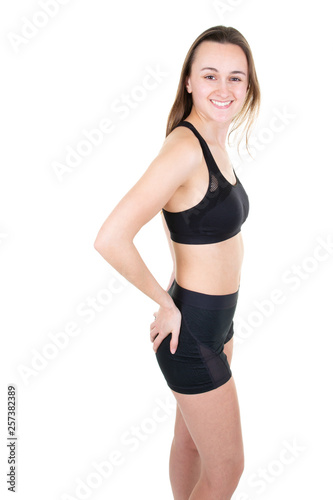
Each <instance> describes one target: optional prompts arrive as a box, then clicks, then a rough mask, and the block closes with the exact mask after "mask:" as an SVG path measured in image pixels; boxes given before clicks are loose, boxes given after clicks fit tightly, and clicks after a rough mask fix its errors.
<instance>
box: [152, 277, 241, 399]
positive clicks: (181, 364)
mask: <svg viewBox="0 0 333 500" xmlns="http://www.w3.org/2000/svg"><path fill="white" fill-rule="evenodd" d="M168 293H169V295H170V296H171V297H172V298H173V301H174V303H175V304H176V306H177V307H178V309H179V310H180V312H181V315H182V318H181V325H180V334H179V338H178V347H177V350H176V352H175V354H172V353H171V351H170V340H171V333H170V334H169V335H168V336H167V337H165V339H163V341H162V342H161V344H160V345H159V347H158V349H157V351H156V358H157V361H158V364H159V366H160V369H161V371H162V373H163V375H164V378H165V380H166V382H167V384H168V386H169V387H170V388H171V389H172V390H174V391H176V392H180V393H182V394H199V393H201V392H207V391H210V390H212V389H216V388H217V387H219V386H221V385H222V384H225V383H226V382H227V381H228V380H229V379H230V377H231V376H232V373H231V369H230V366H229V363H228V361H227V357H226V355H225V353H224V352H223V348H224V344H225V343H226V342H228V340H230V339H231V337H232V336H233V333H234V329H233V326H234V325H233V317H234V313H235V310H236V305H237V299H238V290H237V292H234V293H231V294H227V295H210V294H205V293H201V292H195V291H193V290H187V289H186V288H182V287H181V286H180V285H179V284H178V283H177V282H176V280H174V281H173V283H172V285H171V287H170V288H169V290H168Z"/></svg>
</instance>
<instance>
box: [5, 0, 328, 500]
mask: <svg viewBox="0 0 333 500" xmlns="http://www.w3.org/2000/svg"><path fill="white" fill-rule="evenodd" d="M328 5H329V3H328V2H325V1H324V0H319V1H317V2H312V1H311V2H310V1H304V0H302V1H301V0H297V1H293V2H290V1H289V0H288V1H287V0H281V1H279V2H267V1H265V0H225V1H214V0H210V1H204V0H181V1H179V0H177V1H176V0H169V1H168V2H163V3H162V2H156V1H155V2H153V1H151V0H141V1H139V2H138V1H134V0H127V1H125V2H120V1H118V2H110V1H106V0H94V2H89V1H87V0H81V1H79V0H70V1H69V0H62V1H60V0H52V1H51V0H39V1H38V0H37V1H33V0H30V1H28V2H27V1H26V0H25V1H23V0H17V1H15V2H10V1H9V0H7V1H5V2H2V3H1V12H0V19H1V61H2V63H1V69H2V77H1V95H0V99H1V138H2V148H1V157H2V158H1V187H0V189H1V200H0V203H1V211H0V259H1V260H0V262H1V263H0V266H1V290H0V293H1V297H0V301H1V342H2V347H1V397H0V405H1V415H2V416H1V419H0V420H1V429H0V430H1V454H0V456H1V458H0V459H1V475H0V476H1V477H0V482H1V497H2V498H3V497H4V494H5V497H6V498H7V496H6V495H9V493H10V492H8V490H7V488H8V486H9V484H8V483H7V482H6V481H7V480H8V476H7V473H8V472H9V467H10V466H9V464H8V456H9V455H10V447H7V444H8V443H10V440H7V425H6V421H7V387H8V385H11V384H14V386H15V387H16V402H17V407H16V425H17V428H16V437H17V440H16V446H15V452H16V471H15V472H16V490H17V493H16V496H15V498H17V499H20V500H21V499H24V500H26V499H28V498H29V499H30V498H33V499H34V500H45V499H48V500H73V499H94V500H99V499H103V500H104V499H107V498H114V499H117V500H128V499H132V498H141V497H142V498H145V499H147V500H148V499H152V500H153V499H154V500H155V499H159V500H170V499H172V493H171V487H170V483H169V477H168V461H169V450H170V444H171V440H172V436H173V424H174V416H175V401H174V400H173V396H172V393H171V391H170V390H169V389H168V387H167V385H166V383H165V380H164V378H163V375H162V373H161V372H160V370H159V367H158V365H157V362H156V360H155V355H154V352H153V350H152V344H151V342H150V339H149V325H150V323H151V322H152V320H153V317H152V313H153V312H154V311H155V310H157V309H156V308H157V305H156V303H154V302H153V301H151V299H149V298H148V297H147V296H146V295H144V294H143V293H142V292H140V291H139V290H137V289H136V288H135V287H133V286H132V285H131V284H130V283H128V282H127V281H126V280H124V279H123V278H122V277H121V276H120V275H119V274H118V273H117V272H116V271H115V270H113V269H112V268H111V267H110V266H109V265H108V264H107V263H106V262H105V261H104V259H103V258H102V257H101V256H100V255H99V254H98V253H97V252H96V250H95V249H94V248H93V243H94V240H95V237H96V235H97V232H98V230H99V228H100V226H101V224H102V223H103V221H104V220H105V218H106V217H107V215H108V214H109V213H110V212H111V210H112V208H113V207H114V206H115V205H116V203H117V202H118V201H119V200H120V199H121V197H122V196H123V195H124V194H125V193H126V192H127V191H128V190H129V189H130V187H131V186H132V185H133V184H134V183H135V182H136V181H137V180H138V178H139V177H140V176H141V175H142V174H143V172H144V170H145V169H146V168H147V167H148V165H149V163H150V162H151V161H152V160H153V158H154V157H155V156H156V154H157V153H158V151H159V149H160V147H161V145H162V142H163V140H164V133H165V126H166V118H167V114H168V112H169V109H170V107H171V105H172V102H173V98H174V96H175V92H176V88H177V84H178V79H179V74H180V69H181V65H182V63H183V59H184V57H185V55H186V53H187V51H188V49H189V47H190V45H191V43H192V42H193V40H194V39H195V38H196V37H197V35H199V34H200V33H201V32H202V31H204V30H205V29H207V28H208V27H211V26H215V25H217V24H226V25H230V26H234V27H235V28H237V29H238V30H240V31H241V33H243V34H244V36H245V37H246V38H247V40H248V41H249V43H250V46H251V48H252V51H253V54H254V58H255V62H256V67H257V72H258V77H259V81H260V85H261V90H262V96H263V100H262V108H261V114H260V119H259V121H258V123H257V127H256V131H255V134H254V136H253V142H252V144H253V146H252V152H253V155H254V160H252V159H250V158H249V157H248V156H246V155H245V154H243V153H242V154H241V156H240V157H238V156H237V154H236V153H235V151H231V153H230V154H231V155H232V158H233V162H234V166H235V169H236V171H237V173H238V175H239V177H240V178H241V180H242V183H243V184H244V186H245V188H246V190H247V192H248V195H249V198H250V214H249V218H248V220H247V222H246V224H245V225H244V228H243V238H244V244H245V258H244V264H243V271H242V284H241V290H240V299H239V303H238V306H237V312H236V319H235V326H236V333H235V349H234V357H233V361H232V371H233V375H234V378H235V381H236V385H237V390H238V395H239V401H240V407H241V416H242V426H243V436H244V445H245V454H246V467H245V471H244V474H243V476H242V479H241V482H240V484H239V486H238V488H237V491H236V492H235V495H234V497H233V498H234V499H235V500H257V499H259V498H264V499H265V500H281V498H283V499H286V500H294V499H295V498H297V499H298V498H302V499H304V500H305V499H306V500H310V499H311V500H312V499H314V498H316V499H327V498H330V496H331V494H332V493H331V490H332V481H331V468H332V461H331V454H332V451H331V450H332V433H331V430H330V427H331V422H332V417H333V415H332V405H331V404H330V395H331V383H330V381H331V379H332V372H331V369H330V368H331V367H330V364H331V351H332V341H331V336H332V319H331V317H332V314H331V312H332V292H331V282H332V263H333V245H332V243H333V229H332V194H331V182H332V173H331V169H332V161H331V154H330V153H331V142H332V141H331V135H330V133H331V120H330V117H331V116H330V115H331V114H332V97H331V94H332V70H331V67H332V64H331V57H330V55H331V51H332V43H331V37H330V36H329V35H328V33H329V32H328V30H329V29H330V26H329V15H328ZM148 75H149V76H148ZM97 129H98V130H99V132H97ZM156 189H158V186H156ZM135 243H136V245H137V248H138V250H139V251H140V253H141V255H142V257H143V259H144V260H145V262H146V264H147V265H148V267H149V269H150V270H151V271H152V272H153V274H154V275H155V277H156V279H157V280H158V281H159V283H160V284H161V285H162V286H166V285H167V283H168V281H169V276H170V273H171V268H172V261H171V257H170V254H169V249H168V246H167V241H166V238H165V234H164V231H163V228H162V224H161V219H160V215H158V216H156V217H154V218H153V220H151V221H150V222H149V223H148V224H147V225H146V226H144V227H143V228H142V230H141V231H140V233H139V234H138V235H137V237H136V239H135ZM8 498H12V497H11V496H10V495H9V496H8Z"/></svg>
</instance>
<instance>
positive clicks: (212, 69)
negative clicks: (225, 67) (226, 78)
mask: <svg viewBox="0 0 333 500" xmlns="http://www.w3.org/2000/svg"><path fill="white" fill-rule="evenodd" d="M206 69H208V70H209V71H215V72H216V73H218V72H219V70H218V69H216V68H211V67H208V66H207V67H205V68H202V69H201V70H200V71H205V70H206ZM230 74H231V75H238V74H242V75H244V76H246V74H245V73H244V71H240V70H235V71H230Z"/></svg>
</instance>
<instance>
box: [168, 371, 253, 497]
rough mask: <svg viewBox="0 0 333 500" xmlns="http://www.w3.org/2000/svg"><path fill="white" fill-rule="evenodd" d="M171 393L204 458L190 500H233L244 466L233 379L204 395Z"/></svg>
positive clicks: (201, 456) (238, 413)
mask: <svg viewBox="0 0 333 500" xmlns="http://www.w3.org/2000/svg"><path fill="white" fill-rule="evenodd" d="M172 392H173V394H174V396H175V398H176V399H177V403H178V405H179V408H180V411H181V413H182V415H183V418H184V421H185V423H186V425H187V428H188V430H189V432H190V434H191V436H192V438H193V441H194V443H195V445H196V447H197V449H198V452H199V455H200V459H201V474H200V479H199V481H198V482H197V484H196V485H195V487H194V489H193V491H192V493H191V495H190V496H189V498H188V500H203V499H205V500H230V498H231V496H232V494H233V492H234V491H235V489H236V487H237V484H238V482H239V479H240V477H241V475H242V472H243V467H244V453H243V440H242V433H241V422H240V412H239V406H238V398H237V393H236V386H235V381H234V378H233V377H231V378H230V380H228V382H226V383H225V384H223V385H222V386H220V387H218V388H217V389H213V390H212V391H208V392H205V393H201V394H180V393H177V392H174V391H172Z"/></svg>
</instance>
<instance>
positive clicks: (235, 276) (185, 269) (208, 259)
mask: <svg viewBox="0 0 333 500" xmlns="http://www.w3.org/2000/svg"><path fill="white" fill-rule="evenodd" d="M172 244H173V247H174V251H175V258H176V269H175V279H176V282H177V283H178V284H179V285H180V286H181V287H183V288H187V289H188V290H194V291H196V292H201V293H207V294H212V295H226V294H229V293H234V292H236V291H237V290H238V288H239V284H240V276H241V267H242V261H243V254H244V247H243V239H242V235H241V233H240V232H239V233H238V234H236V235H235V236H233V237H232V238H230V239H228V240H225V241H220V242H218V243H209V244H206V245H185V244H182V243H176V242H174V241H173V242H172Z"/></svg>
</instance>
